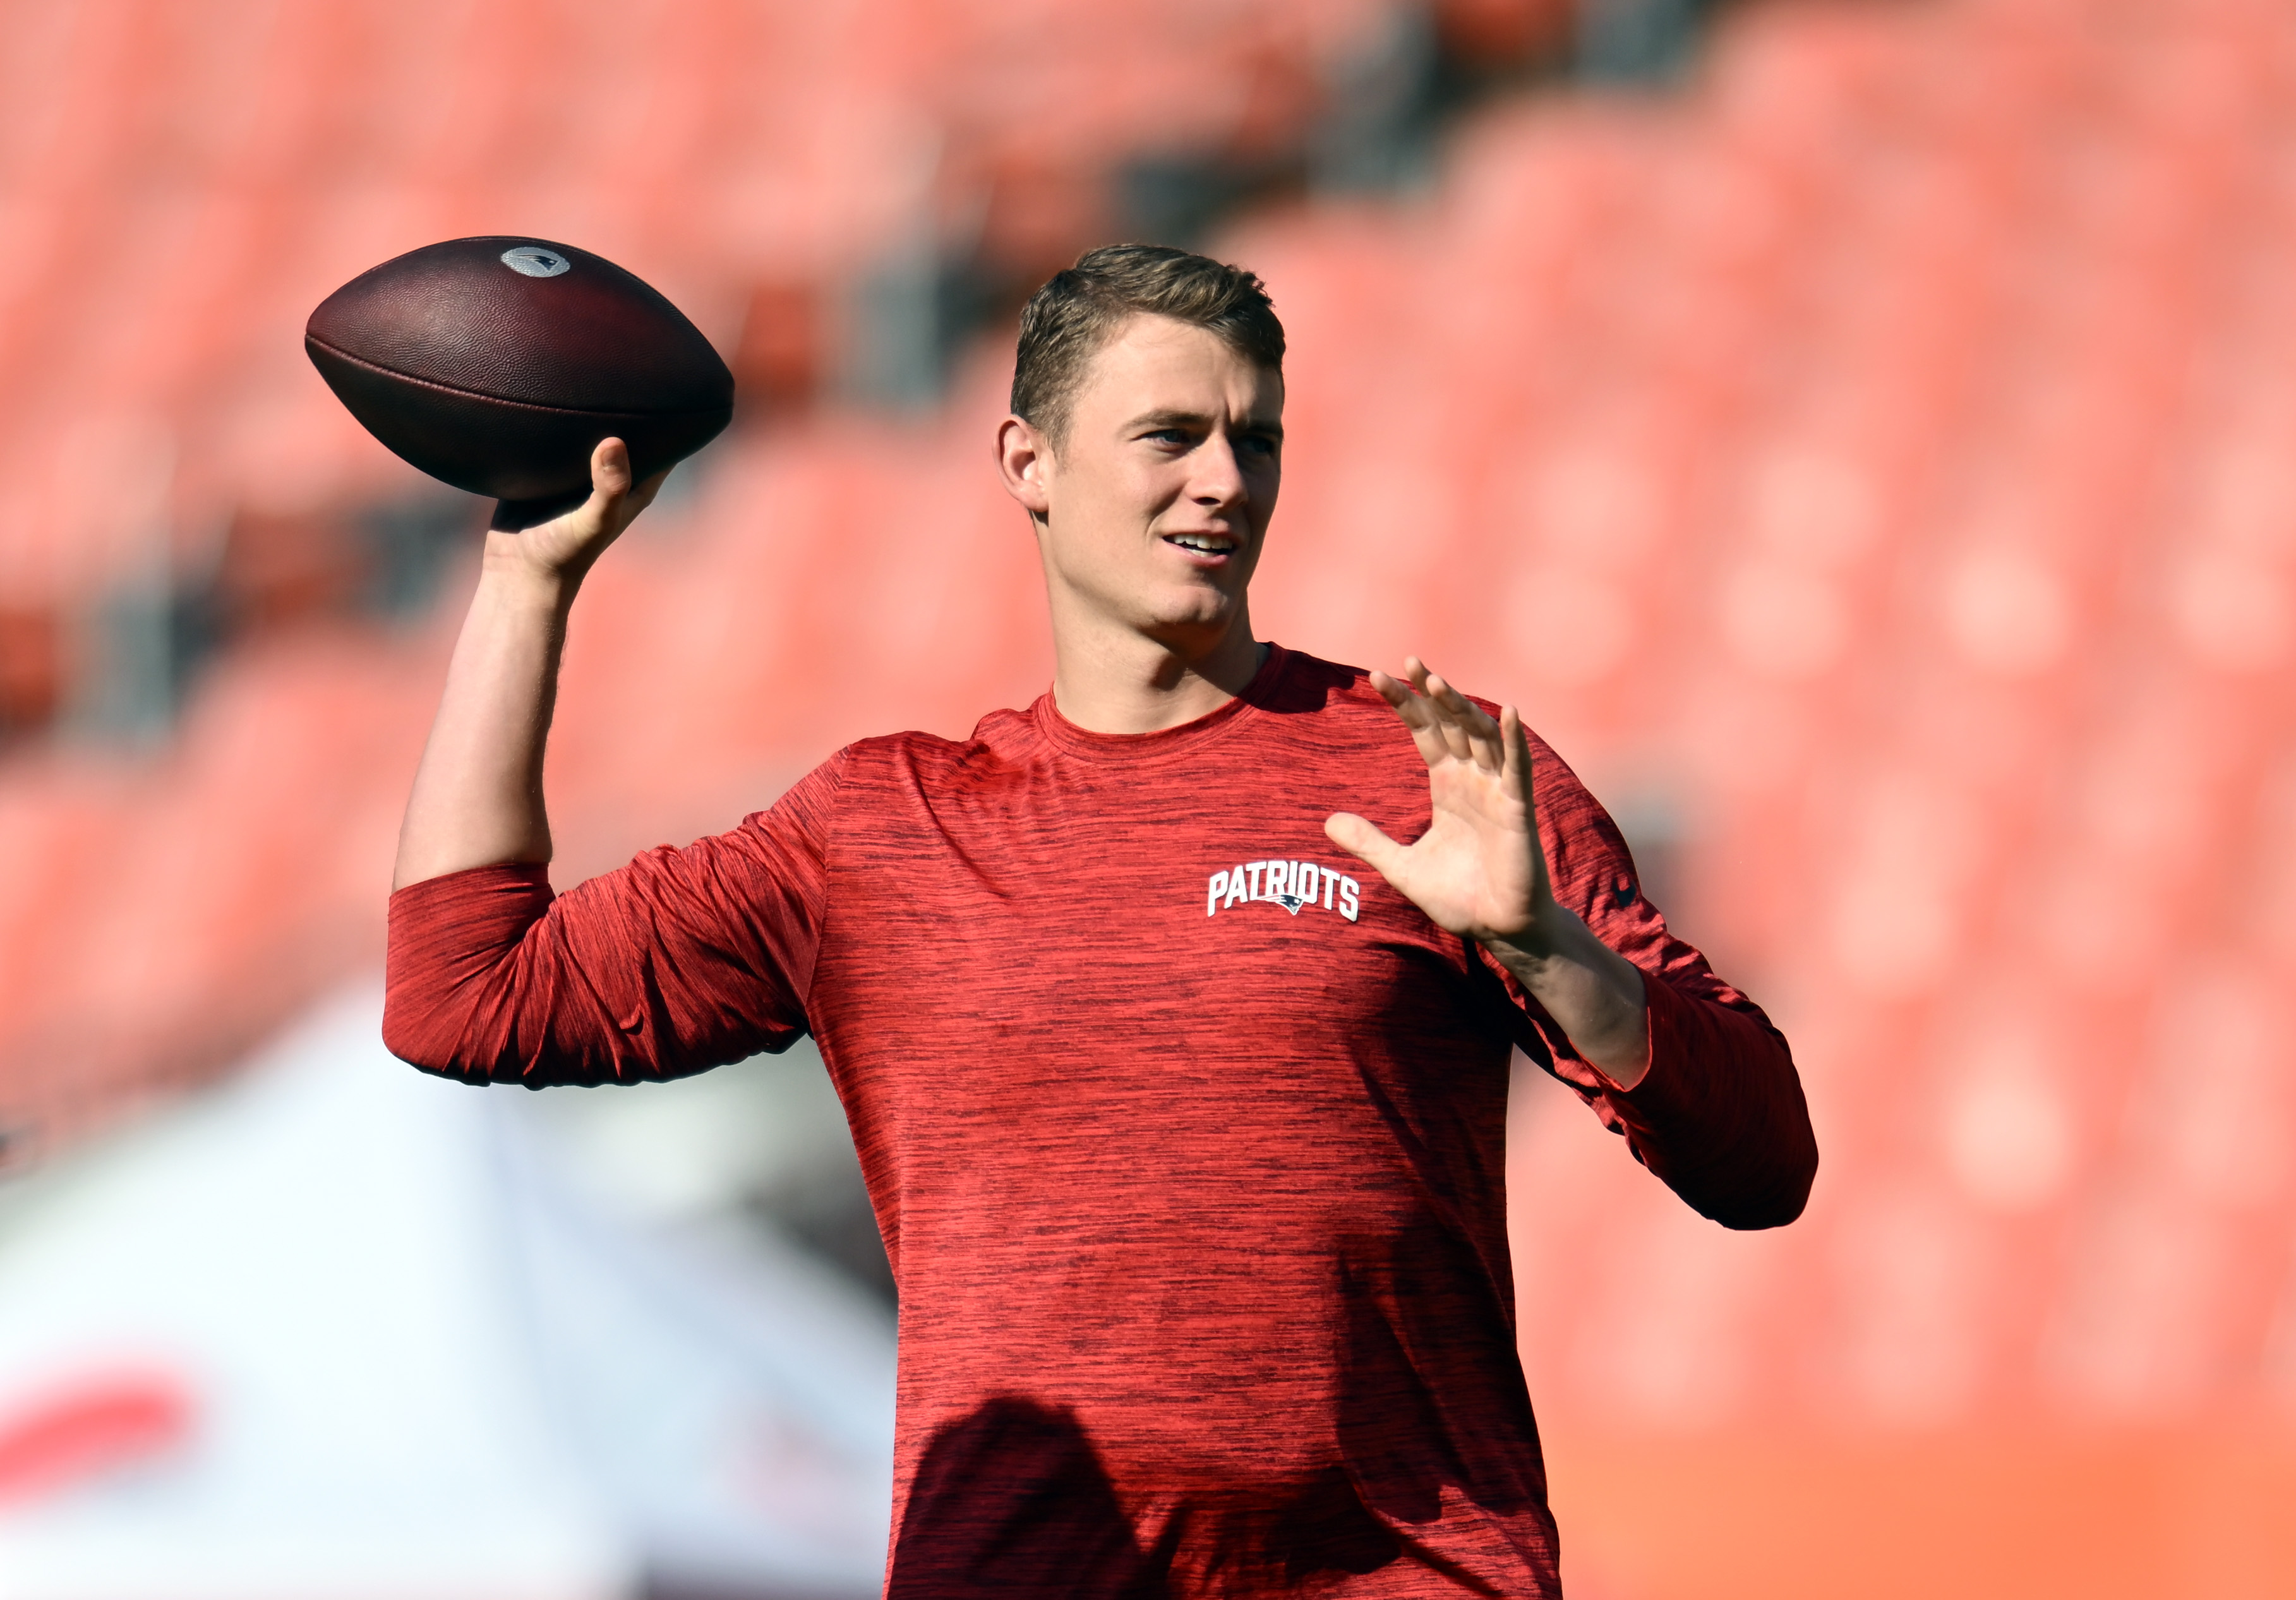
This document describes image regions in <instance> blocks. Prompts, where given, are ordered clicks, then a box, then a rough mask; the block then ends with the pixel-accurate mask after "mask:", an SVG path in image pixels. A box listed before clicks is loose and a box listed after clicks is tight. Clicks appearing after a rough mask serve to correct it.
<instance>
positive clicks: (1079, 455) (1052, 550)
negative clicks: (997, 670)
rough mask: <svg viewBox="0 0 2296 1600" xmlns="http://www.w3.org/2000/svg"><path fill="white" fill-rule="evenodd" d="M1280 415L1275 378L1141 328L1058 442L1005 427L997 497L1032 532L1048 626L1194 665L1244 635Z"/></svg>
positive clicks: (1208, 348) (1133, 325)
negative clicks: (1074, 627)
mask: <svg viewBox="0 0 2296 1600" xmlns="http://www.w3.org/2000/svg"><path fill="white" fill-rule="evenodd" d="M1000 443H1001V446H1002V458H1003V460H1002V464H1003V466H1004V470H1005V486H1006V488H1008V489H1010V490H1011V491H1012V493H1013V497H1014V498H1015V499H1017V500H1019V501H1020V502H1021V504H1022V505H1025V506H1027V507H1028V508H1029V511H1030V512H1031V513H1034V515H1035V517H1036V519H1037V537H1038V540H1039V542H1040V544H1041V546H1042V548H1043V553H1044V559H1045V575H1046V585H1047V587H1048V589H1049V590H1050V592H1051V597H1052V601H1053V610H1054V623H1055V626H1060V625H1061V624H1062V622H1063V621H1064V620H1066V621H1070V622H1080V623H1083V624H1085V625H1087V626H1108V625H1113V626H1115V627H1119V628H1128V629H1130V630H1132V631H1134V632H1136V633H1140V634H1144V635H1146V636H1149V637H1151V638H1154V639H1156V640H1157V641H1159V642H1160V643H1162V644H1167V645H1169V646H1170V647H1172V648H1175V649H1177V650H1178V651H1180V652H1183V653H1185V654H1195V653H1200V652H1204V651H1207V650H1209V649H1210V648H1212V647H1213V646H1214V645H1215V644H1218V643H1219V642H1220V641H1221V640H1222V639H1223V638H1224V637H1225V636H1226V635H1227V634H1228V633H1229V632H1230V631H1231V630H1232V629H1234V628H1235V627H1236V625H1237V624H1239V623H1241V622H1243V621H1244V618H1245V611H1244V591H1245V589H1246V587H1248V586H1249V585H1250V583H1251V574H1252V570H1253V568H1255V567H1256V566H1258V565H1259V552H1260V546H1261V544H1262V542H1263V541H1264V540H1265V538H1266V537H1267V520H1268V517H1269V515H1270V514H1271V513H1273V512H1274V511H1275V491H1276V488H1277V486H1278V484H1279V482H1280V481H1281V480H1282V476H1283V377H1282V376H1281V375H1280V374H1279V373H1275V372H1273V371H1270V370H1269V369H1267V368H1266V367H1262V366H1259V365H1254V364H1253V363H1252V362H1251V360H1250V359H1248V358H1247V357H1243V356H1240V355H1238V354H1237V353H1236V352H1235V351H1234V350H1233V349H1229V348H1228V346H1227V345H1226V343H1224V342H1223V341H1221V340H1220V339H1219V338H1218V335H1216V334H1213V333H1210V332H1206V331H1205V330H1203V329H1201V328H1198V327H1194V326H1192V325H1190V324H1185V323H1180V322H1175V321H1173V320H1171V319H1170V318H1169V317H1162V316H1136V317H1134V318H1133V319H1132V320H1131V321H1130V322H1128V323H1127V324H1124V325H1123V326H1122V327H1121V328H1119V330H1118V332H1117V333H1116V336H1115V337H1114V338H1112V339H1111V340H1110V341H1109V342H1108V343H1107V344H1105V345H1103V347H1102V348H1101V349H1100V350H1099V352H1098V353H1097V354H1095V356H1094V357H1093V358H1092V361H1091V364H1090V365H1089V366H1088V367H1087V370H1086V373H1085V375H1084V379H1083V382H1081V383H1079V384H1078V389H1077V392H1076V395H1075V398H1074V399H1073V402H1072V404H1071V406H1070V413H1069V423H1068V431H1067V435H1066V437H1065V438H1063V439H1061V440H1060V441H1059V442H1058V443H1057V444H1054V443H1053V442H1052V441H1050V440H1047V439H1045V438H1044V437H1043V436H1042V435H1041V434H1039V433H1038V432H1037V431H1036V430H1035V429H1034V428H1032V427H1030V426H1029V424H1028V423H1025V422H1022V421H1021V420H1020V419H1019V418H1017V417H1015V418H1012V419H1008V420H1007V422H1006V423H1005V428H1004V432H1003V433H1002V435H1001V436H1000Z"/></svg>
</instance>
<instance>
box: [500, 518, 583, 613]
mask: <svg viewBox="0 0 2296 1600" xmlns="http://www.w3.org/2000/svg"><path fill="white" fill-rule="evenodd" d="M516 540H517V536H516V535H514V534H500V533H489V534H488V535H487V545H486V553H485V554H484V555H483V556H482V557H481V558H480V563H479V591H480V594H482V595H487V596H488V597H489V598H490V599H492V600H493V601H494V602H495V603H497V604H507V605H511V606H514V607H516V608H518V609H520V610H529V609H539V610H544V611H553V612H558V613H563V612H564V611H566V609H567V608H568V607H569V606H570V605H572V604H573V603H574V595H575V592H576V591H577V590H578V589H579V588H580V587H582V575H581V574H580V573H578V572H576V571H572V570H569V569H567V568H564V567H558V566H552V565H550V564H548V563H546V562H539V561H537V560H536V559H535V558H534V554H533V553H532V552H531V551H530V550H529V549H526V548H524V547H522V546H520V545H519V544H518V543H517V542H516Z"/></svg>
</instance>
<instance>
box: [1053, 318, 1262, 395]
mask: <svg viewBox="0 0 2296 1600" xmlns="http://www.w3.org/2000/svg"><path fill="white" fill-rule="evenodd" d="M1190 398H1193V399H1194V400H1195V401H1197V402H1198V403H1199V404H1200V405H1209V404H1210V403H1211V402H1213V401H1215V400H1217V401H1218V403H1219V408H1220V409H1223V410H1231V411H1234V412H1235V413H1237V414H1241V415H1249V416H1260V417H1267V416H1269V415H1272V414H1280V413H1281V412H1282V411H1283V373H1281V372H1279V371H1277V370H1276V369H1275V368H1274V367H1272V366H1261V365H1259V364H1258V363H1256V362H1254V361H1253V360H1252V359H1251V357H1248V356H1246V355H1244V354H1242V352H1241V351H1239V350H1237V349H1235V348H1234V346H1232V345H1230V344H1229V343H1228V342H1227V341H1226V340H1224V339H1222V338H1221V337H1220V336H1219V335H1218V334H1217V333H1215V332H1212V331H1211V330H1210V329H1209V328H1201V327H1198V326H1196V325H1195V324H1193V323H1184V322H1180V321H1178V320H1177V319H1176V318H1173V317H1169V316H1153V315H1150V314H1147V313H1140V314H1136V315H1135V316H1130V317H1128V318H1126V319H1125V321H1124V322H1122V323H1121V324H1119V325H1118V326H1117V327H1116V329H1115V330H1114V331H1113V332H1111V333H1110V334H1109V336H1108V337H1107V338H1106V339H1105V340H1103V341H1102V343H1101V346H1100V348H1099V349H1096V350H1095V351H1094V352H1093V354H1092V357H1091V359H1090V360H1089V361H1087V363H1086V364H1085V368H1084V371H1083V373H1081V374H1080V382H1078V385H1077V391H1076V398H1075V401H1074V405H1075V407H1076V409H1077V410H1078V411H1087V410H1088V411H1094V412H1099V411H1103V410H1123V411H1130V410H1134V409H1138V408H1141V407H1142V406H1162V405H1164V404H1167V403H1172V404H1179V403H1184V402H1185V401H1186V400H1188V399H1190Z"/></svg>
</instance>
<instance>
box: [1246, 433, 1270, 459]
mask: <svg viewBox="0 0 2296 1600" xmlns="http://www.w3.org/2000/svg"><path fill="white" fill-rule="evenodd" d="M1237 442H1238V443H1240V444H1242V446H1243V447H1244V448H1245V449H1247V450H1249V451H1251V453H1252V454H1253V455H1260V456H1273V455H1275V451H1276V446H1277V440H1276V439H1275V437H1274V436H1273V435H1272V434H1267V433H1247V434H1245V435H1244V436H1243V438H1242V439H1240V440H1238V441H1237Z"/></svg>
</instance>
